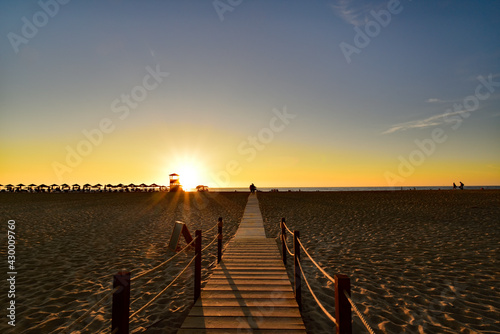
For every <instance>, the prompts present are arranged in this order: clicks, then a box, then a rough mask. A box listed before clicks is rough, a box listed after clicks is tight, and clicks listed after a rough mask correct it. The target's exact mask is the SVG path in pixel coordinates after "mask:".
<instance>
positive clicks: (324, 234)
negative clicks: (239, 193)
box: [259, 190, 500, 334]
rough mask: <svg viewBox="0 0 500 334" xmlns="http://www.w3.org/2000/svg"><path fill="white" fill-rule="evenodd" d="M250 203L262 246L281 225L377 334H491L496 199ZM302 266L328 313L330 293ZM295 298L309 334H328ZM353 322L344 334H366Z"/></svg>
mask: <svg viewBox="0 0 500 334" xmlns="http://www.w3.org/2000/svg"><path fill="white" fill-rule="evenodd" d="M259 201H260V206H261V211H262V215H263V218H264V224H265V227H266V233H267V234H268V237H275V236H277V235H278V233H279V231H278V230H279V224H278V222H279V221H280V220H281V217H285V218H286V220H287V222H288V226H289V227H290V229H291V230H294V229H295V230H298V231H300V235H301V240H302V242H303V243H304V245H305V246H306V247H307V249H308V251H309V252H310V253H311V255H313V256H314V258H315V259H316V260H317V261H319V263H320V264H321V265H322V266H323V267H324V268H326V270H327V272H328V273H329V274H331V275H332V276H333V275H334V274H337V273H342V274H346V275H349V276H350V278H351V285H352V295H353V300H354V301H355V302H356V303H357V305H358V308H359V310H360V311H361V312H362V313H363V314H364V316H365V317H366V319H367V320H368V322H369V323H370V324H371V326H372V327H373V329H374V330H375V331H376V332H378V333H450V334H451V333H500V320H499V317H498V315H499V314H500V293H499V291H498V287H499V281H500V267H499V253H498V246H499V244H500V225H499V224H500V221H499V217H500V191H480V190H477V191H472V190H471V191H467V190H465V191H397V192H330V193H323V192H311V193H305V192H301V193H299V192H294V193H259ZM304 257H305V256H304V255H303V256H302V258H303V259H304ZM302 262H303V263H304V266H305V267H306V268H307V269H306V268H305V270H306V271H307V275H308V279H309V281H310V282H311V283H312V286H313V289H314V290H315V291H316V293H317V295H318V294H319V297H320V300H321V301H322V302H323V304H324V305H325V306H326V307H327V309H328V310H329V311H330V312H334V307H333V305H334V297H333V296H334V293H333V287H332V284H330V282H329V281H327V280H326V279H325V278H324V277H323V275H322V274H321V273H320V272H319V271H317V270H316V269H315V268H313V265H312V264H311V263H310V262H309V261H306V260H303V261H302ZM290 274H291V272H290V271H289V276H290ZM290 277H291V276H290ZM304 289H307V288H305V287H304V288H303V291H304ZM303 298H304V299H305V306H304V310H303V317H304V321H305V324H306V327H307V329H308V332H309V333H331V332H332V329H329V326H330V322H329V320H328V319H327V318H326V317H325V316H324V315H323V313H322V311H321V310H320V309H319V308H318V307H316V306H315V303H314V301H313V300H312V298H311V297H310V295H309V294H308V293H304V297H303ZM333 314H334V313H333ZM353 319H354V327H353V332H354V333H366V331H365V330H364V329H363V328H362V324H361V322H360V321H359V319H358V318H357V317H356V316H353Z"/></svg>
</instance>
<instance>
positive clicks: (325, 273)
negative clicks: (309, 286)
mask: <svg viewBox="0 0 500 334" xmlns="http://www.w3.org/2000/svg"><path fill="white" fill-rule="evenodd" d="M298 241H299V245H300V248H302V249H303V250H304V252H305V253H306V255H307V257H308V258H309V260H311V262H312V263H314V265H315V266H316V268H318V270H319V271H321V273H323V275H325V276H326V278H328V279H329V280H330V281H331V282H332V283H335V280H334V279H333V278H332V276H330V275H328V273H327V272H326V271H325V270H324V269H323V268H321V266H320V265H319V264H318V263H317V262H316V261H314V259H313V258H312V256H311V255H310V254H309V252H308V251H307V250H306V248H305V247H304V245H303V244H302V242H301V241H300V239H298Z"/></svg>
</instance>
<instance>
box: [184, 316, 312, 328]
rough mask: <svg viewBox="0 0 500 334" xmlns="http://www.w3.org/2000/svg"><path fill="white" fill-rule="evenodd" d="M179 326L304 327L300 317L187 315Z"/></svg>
mask: <svg viewBox="0 0 500 334" xmlns="http://www.w3.org/2000/svg"><path fill="white" fill-rule="evenodd" d="M181 328H220V329H223V328H233V329H254V328H258V329H305V326H304V322H303V321H302V318H294V317H289V318H280V317H255V318H254V317H252V316H248V317H188V318H187V319H186V321H184V323H183V324H182V327H181Z"/></svg>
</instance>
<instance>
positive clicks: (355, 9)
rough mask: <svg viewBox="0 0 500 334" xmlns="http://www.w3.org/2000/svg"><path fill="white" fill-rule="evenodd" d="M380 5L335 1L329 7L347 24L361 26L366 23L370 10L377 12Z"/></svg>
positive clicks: (350, 0) (346, 0) (354, 1)
mask: <svg viewBox="0 0 500 334" xmlns="http://www.w3.org/2000/svg"><path fill="white" fill-rule="evenodd" d="M381 6H382V3H378V2H377V3H373V2H372V3H366V1H360V0H337V1H335V3H334V4H331V5H330V7H331V8H332V9H333V11H334V12H335V14H337V16H339V17H340V18H342V19H343V20H344V21H346V22H347V23H349V24H352V25H354V26H361V25H363V24H365V23H366V22H368V14H369V13H370V11H371V10H377V9H379V8H380V7H381Z"/></svg>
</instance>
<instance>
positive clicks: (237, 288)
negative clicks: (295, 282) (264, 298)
mask: <svg viewBox="0 0 500 334" xmlns="http://www.w3.org/2000/svg"><path fill="white" fill-rule="evenodd" d="M203 290H207V291H208V290H220V291H269V289H268V288H266V287H263V286H262V285H227V284H207V285H205V287H204V288H203ZM273 290H280V291H293V289H292V285H291V284H290V283H288V284H283V285H273Z"/></svg>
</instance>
